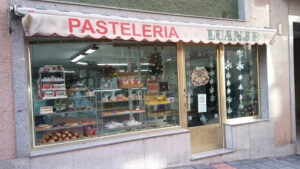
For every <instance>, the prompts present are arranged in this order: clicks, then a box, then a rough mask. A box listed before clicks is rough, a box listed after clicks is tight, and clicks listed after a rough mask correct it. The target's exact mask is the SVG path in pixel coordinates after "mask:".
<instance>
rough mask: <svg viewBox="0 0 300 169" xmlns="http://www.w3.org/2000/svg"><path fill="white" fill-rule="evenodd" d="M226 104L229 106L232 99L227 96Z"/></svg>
mask: <svg viewBox="0 0 300 169" xmlns="http://www.w3.org/2000/svg"><path fill="white" fill-rule="evenodd" d="M227 102H228V103H229V104H230V103H231V102H232V98H231V97H230V96H229V97H227Z"/></svg>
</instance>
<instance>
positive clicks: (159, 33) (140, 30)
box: [18, 8, 276, 44]
mask: <svg viewBox="0 0 300 169" xmlns="http://www.w3.org/2000/svg"><path fill="white" fill-rule="evenodd" d="M18 10H19V12H21V13H22V12H23V13H25V14H26V15H25V17H24V18H23V26H24V31H25V36H27V37H31V36H35V35H41V36H54V35H56V36H61V37H69V36H74V37H78V38H86V37H90V38H94V39H100V38H108V39H117V38H121V39H123V40H130V39H132V40H136V41H142V40H147V41H150V42H152V41H160V42H167V41H171V42H178V41H183V42H194V43H200V42H202V43H205V44H207V43H214V44H218V43H223V44H256V43H257V44H268V43H269V42H270V41H271V40H272V39H273V37H274V35H275V32H276V30H274V29H260V28H259V29H256V28H247V27H237V26H222V25H209V24H198V23H183V22H171V21H156V20H149V19H138V18H124V17H116V16H105V15H95V14H83V13H75V12H62V11H53V10H38V9H32V8H19V9H18Z"/></svg>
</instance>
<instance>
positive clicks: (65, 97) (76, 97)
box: [34, 96, 95, 100]
mask: <svg viewBox="0 0 300 169" xmlns="http://www.w3.org/2000/svg"><path fill="white" fill-rule="evenodd" d="M94 97H95V96H71V97H68V96H63V97H48V98H47V99H38V98H35V99H34V100H55V99H57V100H58V99H82V98H94Z"/></svg>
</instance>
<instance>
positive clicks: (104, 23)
mask: <svg viewBox="0 0 300 169" xmlns="http://www.w3.org/2000/svg"><path fill="white" fill-rule="evenodd" d="M96 25H97V26H98V28H99V29H101V30H102V31H101V30H99V29H96V31H97V32H98V33H100V34H106V33H107V28H106V27H105V26H103V25H106V22H105V21H101V20H99V21H97V22H96Z"/></svg>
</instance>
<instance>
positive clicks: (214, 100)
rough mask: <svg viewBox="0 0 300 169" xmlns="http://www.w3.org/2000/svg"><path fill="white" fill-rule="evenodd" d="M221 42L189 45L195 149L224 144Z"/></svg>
mask: <svg viewBox="0 0 300 169" xmlns="http://www.w3.org/2000/svg"><path fill="white" fill-rule="evenodd" d="M218 63H219V62H218V46H185V73H186V96H187V98H186V99H187V100H186V103H187V106H186V111H187V127H188V128H189V129H190V131H191V149H192V153H193V154H194V153H199V152H203V151H209V150H214V149H218V148H222V147H223V129H222V123H221V121H222V120H221V116H220V106H219V105H220V104H219V101H218V100H219V99H218V98H219V93H220V92H219V86H220V85H219V76H218V74H219V73H218V71H219V70H218V67H219V66H218V65H219V64H218Z"/></svg>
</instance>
